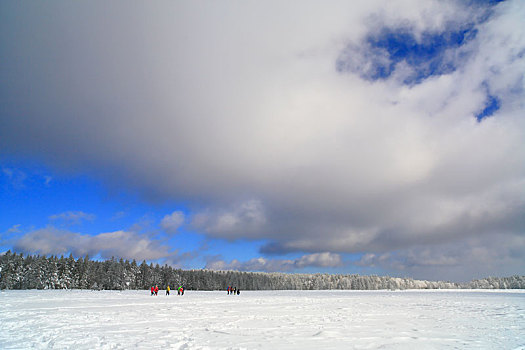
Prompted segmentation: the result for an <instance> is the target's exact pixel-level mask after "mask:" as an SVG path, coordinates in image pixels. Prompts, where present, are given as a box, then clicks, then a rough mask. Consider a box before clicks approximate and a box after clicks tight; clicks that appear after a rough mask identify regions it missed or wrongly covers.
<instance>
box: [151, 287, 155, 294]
mask: <svg viewBox="0 0 525 350" xmlns="http://www.w3.org/2000/svg"><path fill="white" fill-rule="evenodd" d="M153 294H155V288H153V286H151V295H153Z"/></svg>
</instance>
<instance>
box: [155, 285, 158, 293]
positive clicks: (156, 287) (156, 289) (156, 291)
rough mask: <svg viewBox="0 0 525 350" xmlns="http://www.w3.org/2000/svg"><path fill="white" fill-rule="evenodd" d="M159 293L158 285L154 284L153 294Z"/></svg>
mask: <svg viewBox="0 0 525 350" xmlns="http://www.w3.org/2000/svg"><path fill="white" fill-rule="evenodd" d="M158 294H159V286H157V285H155V295H158Z"/></svg>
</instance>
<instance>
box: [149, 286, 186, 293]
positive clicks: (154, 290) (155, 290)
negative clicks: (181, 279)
mask: <svg viewBox="0 0 525 350" xmlns="http://www.w3.org/2000/svg"><path fill="white" fill-rule="evenodd" d="M170 290H171V289H170V286H167V287H166V295H170ZM151 295H159V286H158V285H155V286H152V287H151ZM177 295H184V286H183V285H181V286H179V288H177Z"/></svg>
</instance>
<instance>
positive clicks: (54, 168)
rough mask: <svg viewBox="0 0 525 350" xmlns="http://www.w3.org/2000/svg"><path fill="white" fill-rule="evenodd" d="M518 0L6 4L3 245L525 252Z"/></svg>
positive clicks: (370, 254) (272, 254)
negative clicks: (466, 0)
mask: <svg viewBox="0 0 525 350" xmlns="http://www.w3.org/2000/svg"><path fill="white" fill-rule="evenodd" d="M524 17H525V6H524V4H523V2H522V1H503V2H499V1H471V2H461V1H425V2H417V3H416V2H403V1H380V0H377V1H369V2H366V4H365V3H347V2H344V1H343V2H339V1H333V2H332V1H331V2H329V3H318V2H314V1H312V2H309V1H307V2H297V3H295V2H287V3H285V4H282V3H280V2H273V1H270V2H264V3H256V2H242V3H238V2H229V1H227V2H221V3H200V2H191V3H184V2H172V1H166V2H162V1H161V2H155V3H154V4H144V3H140V2H137V3H133V5H130V4H129V3H125V2H119V1H116V2H112V3H111V4H103V3H67V2H60V1H53V2H49V3H46V4H40V3H38V4H35V3H30V2H15V1H6V2H3V3H2V4H0V53H1V56H2V58H3V59H2V62H1V63H0V81H2V84H1V85H0V101H1V107H2V108H1V109H0V252H3V251H7V250H9V249H10V250H14V251H17V252H23V253H26V254H46V255H49V254H57V255H61V254H64V255H68V254H70V253H72V254H73V255H75V256H83V255H85V254H89V255H90V256H91V257H93V258H97V259H105V258H110V257H111V256H116V257H123V258H127V259H136V260H140V261H141V260H143V259H145V260H147V261H152V262H159V263H162V264H164V263H167V264H170V265H172V266H176V267H182V268H209V269H234V270H246V271H283V272H327V273H360V274H389V275H392V276H408V277H415V278H424V279H445V280H458V281H460V280H461V281H462V280H468V279H472V278H477V277H485V276H488V275H499V276H502V275H505V276H506V275H511V274H517V273H518V274H523V266H525V260H524V259H525V254H524V253H525V222H524V221H523V217H524V215H523V214H524V212H525V192H524V191H525V167H524V163H523V159H525V144H524V143H525V135H524V134H525V125H524V122H525V120H524V118H523V115H524V113H523V112H524V101H525V92H524V91H525V89H524V88H525V78H524V72H525V57H524V56H525V32H524V30H523V29H522V27H523V26H522V25H521V24H522V22H523V18H524Z"/></svg>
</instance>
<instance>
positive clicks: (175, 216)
mask: <svg viewBox="0 0 525 350" xmlns="http://www.w3.org/2000/svg"><path fill="white" fill-rule="evenodd" d="M184 219H185V216H184V213H183V212H181V211H174V212H173V213H171V214H170V215H166V216H164V217H163V218H162V221H161V222H160V226H161V227H162V229H163V230H164V231H166V232H168V233H176V232H177V230H178V229H179V227H181V226H182V225H183V224H184Z"/></svg>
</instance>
